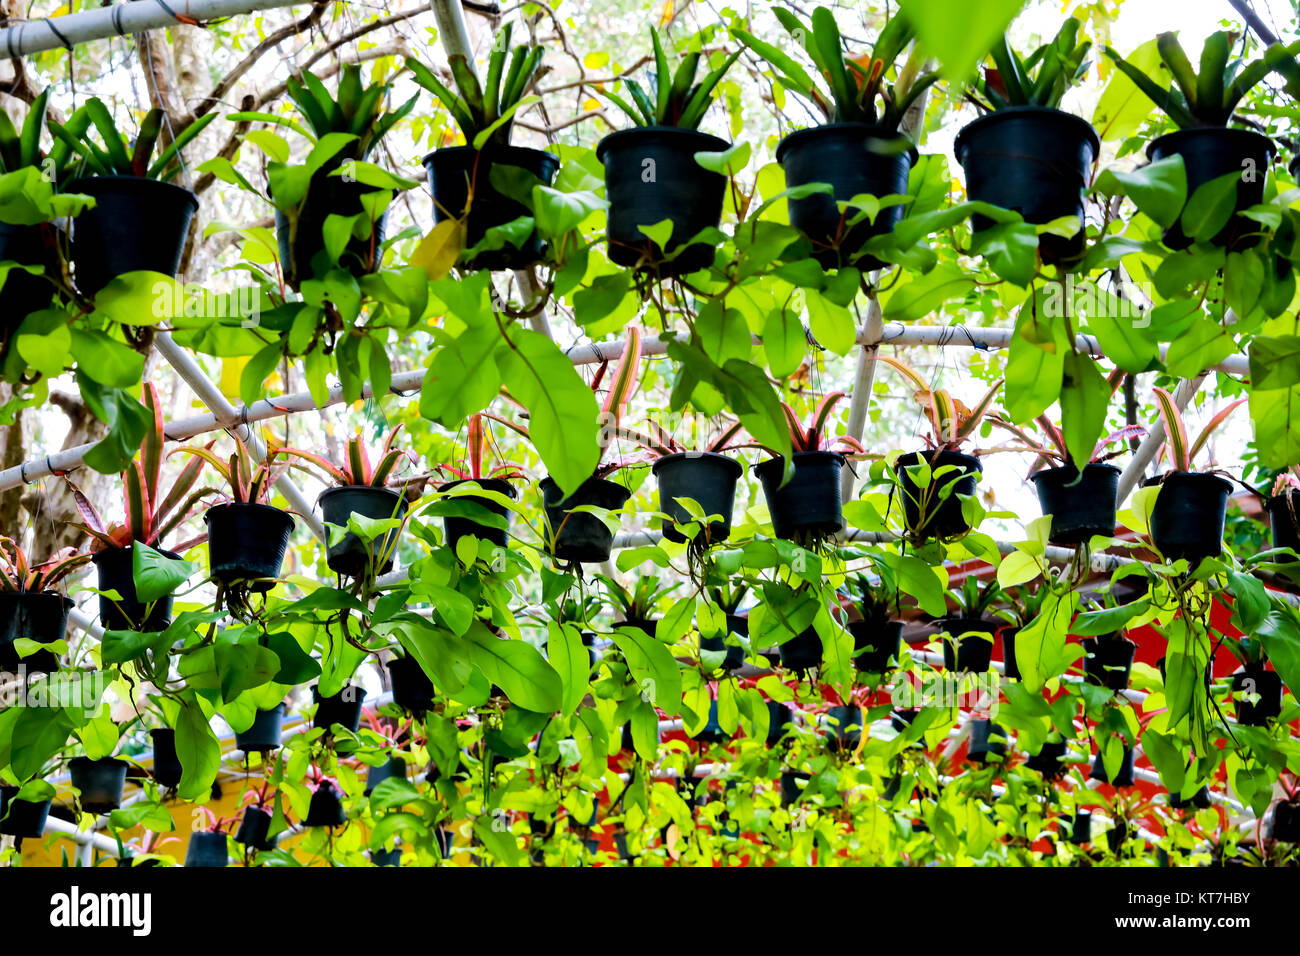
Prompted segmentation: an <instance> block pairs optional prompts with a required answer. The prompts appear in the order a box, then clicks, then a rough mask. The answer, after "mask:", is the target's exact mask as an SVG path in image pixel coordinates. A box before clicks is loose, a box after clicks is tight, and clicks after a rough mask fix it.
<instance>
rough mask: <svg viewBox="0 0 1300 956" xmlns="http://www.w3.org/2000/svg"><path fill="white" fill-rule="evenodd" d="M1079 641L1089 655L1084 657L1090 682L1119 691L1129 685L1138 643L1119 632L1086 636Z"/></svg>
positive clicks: (1084, 665)
mask: <svg viewBox="0 0 1300 956" xmlns="http://www.w3.org/2000/svg"><path fill="white" fill-rule="evenodd" d="M1079 643H1080V644H1082V645H1083V650H1084V653H1085V654H1086V655H1087V656H1086V657H1084V659H1083V675H1084V677H1085V678H1086V679H1087V681H1088V683H1090V684H1096V685H1097V686H1098V687H1109V688H1110V689H1111V690H1117V691H1118V690H1124V689H1125V688H1126V687H1128V679H1129V672H1130V671H1132V669H1133V657H1134V655H1135V654H1137V645H1136V644H1134V643H1133V642H1132V641H1130V640H1129V639H1128V638H1126V637H1124V636H1123V635H1122V634H1120V633H1118V632H1116V633H1114V634H1105V635H1103V636H1101V637H1085V638H1083V639H1082V640H1081V641H1080V642H1079Z"/></svg>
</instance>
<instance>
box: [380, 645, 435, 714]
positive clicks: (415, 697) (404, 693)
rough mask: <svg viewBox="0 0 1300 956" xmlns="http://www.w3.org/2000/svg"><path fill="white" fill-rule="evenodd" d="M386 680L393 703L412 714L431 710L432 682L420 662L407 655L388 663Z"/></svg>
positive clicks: (433, 696) (433, 694) (432, 700)
mask: <svg viewBox="0 0 1300 956" xmlns="http://www.w3.org/2000/svg"><path fill="white" fill-rule="evenodd" d="M388 680H389V683H390V684H391V685H392V688H393V703H395V704H396V705H397V706H398V707H401V708H402V709H403V710H408V711H410V712H411V713H413V714H422V713H424V712H425V711H428V710H430V709H432V707H433V702H434V700H435V699H436V693H435V691H434V688H433V681H432V680H430V679H429V675H428V674H426V673H425V671H424V667H423V666H421V664H420V662H419V661H417V660H416V659H415V658H414V657H411V656H410V655H409V654H403V655H402V656H400V657H394V658H393V659H392V660H390V661H389V662H388Z"/></svg>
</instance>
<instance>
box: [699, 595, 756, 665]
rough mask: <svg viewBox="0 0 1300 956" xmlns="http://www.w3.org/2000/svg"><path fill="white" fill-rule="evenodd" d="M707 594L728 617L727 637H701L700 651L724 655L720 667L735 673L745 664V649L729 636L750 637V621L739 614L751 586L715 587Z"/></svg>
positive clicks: (719, 635) (717, 635)
mask: <svg viewBox="0 0 1300 956" xmlns="http://www.w3.org/2000/svg"><path fill="white" fill-rule="evenodd" d="M707 593H708V597H709V601H710V603H712V604H713V605H714V606H715V607H717V608H719V609H720V610H721V611H722V613H723V614H724V615H725V616H726V621H727V636H724V635H722V634H716V635H714V636H712V637H705V636H704V635H700V651H701V652H705V651H707V652H709V653H711V654H724V655H725V656H724V657H723V659H722V663H721V664H719V665H718V666H719V667H720V668H721V669H722V670H724V671H734V670H736V669H737V668H739V667H741V666H742V665H743V664H744V663H745V648H744V646H742V645H741V644H740V643H732V642H730V641H729V640H728V636H731V635H734V636H735V637H737V638H740V639H744V638H748V637H749V619H748V618H746V617H743V616H741V614H740V613H739V610H740V605H741V603H742V602H743V601H744V600H745V596H746V595H747V594H748V593H749V585H747V584H743V583H740V584H721V585H714V586H712V587H710V588H709V589H708V592H707Z"/></svg>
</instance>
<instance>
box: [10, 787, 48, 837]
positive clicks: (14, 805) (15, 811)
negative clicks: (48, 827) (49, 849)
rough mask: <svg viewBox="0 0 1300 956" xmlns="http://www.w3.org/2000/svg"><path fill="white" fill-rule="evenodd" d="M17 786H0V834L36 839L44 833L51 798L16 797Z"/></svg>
mask: <svg viewBox="0 0 1300 956" xmlns="http://www.w3.org/2000/svg"><path fill="white" fill-rule="evenodd" d="M18 792H19V788H18V787H0V836H12V837H18V838H19V839H23V838H25V837H31V838H32V839H37V838H39V837H41V836H43V835H44V834H45V821H46V819H47V818H48V817H49V815H50V805H51V804H52V803H53V802H54V801H52V800H42V801H41V802H40V803H32V802H31V801H29V800H19V799H18Z"/></svg>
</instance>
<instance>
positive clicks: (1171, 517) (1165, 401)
mask: <svg viewBox="0 0 1300 956" xmlns="http://www.w3.org/2000/svg"><path fill="white" fill-rule="evenodd" d="M1154 391H1155V393H1156V407H1157V408H1158V409H1159V410H1160V417H1161V419H1163V421H1164V423H1165V434H1166V435H1168V441H1167V442H1166V445H1165V448H1166V449H1167V450H1168V452H1169V457H1170V461H1171V463H1172V464H1173V470H1172V471H1170V472H1168V473H1166V474H1164V475H1160V476H1157V477H1156V478H1154V479H1149V480H1148V481H1146V482H1145V483H1144V484H1147V485H1152V484H1154V485H1159V487H1160V492H1159V494H1158V495H1157V496H1156V502H1155V507H1154V508H1153V509H1152V512H1151V540H1152V542H1153V543H1154V544H1155V546H1156V549H1157V550H1158V551H1159V552H1160V553H1161V555H1163V556H1164V557H1165V559H1166V560H1168V561H1177V560H1179V559H1180V558H1186V559H1187V561H1188V563H1189V564H1191V565H1193V566H1195V565H1197V564H1199V563H1200V561H1201V559H1202V558H1210V557H1215V556H1217V555H1218V554H1219V552H1220V551H1221V550H1222V548H1223V526H1224V522H1225V520H1226V519H1227V512H1228V495H1229V494H1231V493H1232V482H1230V481H1228V480H1227V479H1226V478H1224V477H1222V476H1220V475H1216V474H1214V473H1212V472H1194V471H1192V462H1193V461H1194V460H1195V459H1196V455H1197V453H1198V452H1199V451H1200V450H1201V449H1202V448H1204V447H1205V445H1206V443H1207V442H1208V441H1209V438H1210V436H1211V435H1212V434H1214V431H1215V429H1217V428H1218V427H1219V426H1220V425H1222V424H1223V422H1224V421H1225V420H1226V419H1227V417H1228V416H1229V415H1231V414H1232V413H1233V411H1234V410H1236V408H1237V407H1238V406H1240V405H1242V404H1244V403H1245V402H1246V399H1244V398H1239V399H1237V400H1236V401H1235V402H1232V403H1230V404H1229V405H1227V406H1226V407H1225V408H1224V409H1223V410H1222V411H1220V412H1219V413H1218V414H1216V415H1215V416H1214V417H1213V418H1211V419H1210V420H1209V422H1207V423H1206V425H1205V428H1203V429H1202V430H1201V433H1200V435H1198V436H1197V438H1196V441H1195V442H1194V443H1192V444H1190V445H1189V444H1188V440H1187V427H1186V426H1185V425H1184V424H1183V416H1182V413H1181V412H1180V411H1179V410H1178V405H1177V404H1176V403H1175V402H1174V399H1173V396H1172V395H1170V394H1169V393H1168V392H1166V391H1165V390H1164V389H1163V388H1160V387H1158V386H1157V387H1156V388H1155V389H1154Z"/></svg>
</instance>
